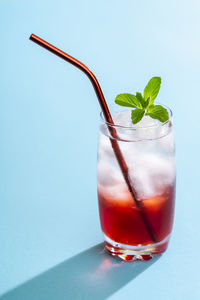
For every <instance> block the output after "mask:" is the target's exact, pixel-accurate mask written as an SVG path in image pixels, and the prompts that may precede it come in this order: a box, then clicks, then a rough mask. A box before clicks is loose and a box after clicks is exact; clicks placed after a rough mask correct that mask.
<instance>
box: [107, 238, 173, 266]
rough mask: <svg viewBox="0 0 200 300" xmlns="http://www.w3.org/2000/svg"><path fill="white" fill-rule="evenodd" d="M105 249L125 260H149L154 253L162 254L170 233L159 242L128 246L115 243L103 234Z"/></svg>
mask: <svg viewBox="0 0 200 300" xmlns="http://www.w3.org/2000/svg"><path fill="white" fill-rule="evenodd" d="M104 238H105V247H106V250H107V251H108V252H109V253H110V254H111V255H113V256H117V257H120V258H121V259H123V260H125V261H133V260H149V259H151V258H152V257H153V256H154V255H158V254H162V253H163V252H164V251H165V250H166V249H167V246H168V243H169V239H170V234H169V235H168V236H167V237H166V238H165V239H164V240H162V241H161V242H158V243H154V244H149V245H145V246H142V245H141V246H140V245H138V246H130V245H125V244H120V243H117V242H115V241H113V240H111V239H110V238H109V237H108V236H106V235H105V234H104Z"/></svg>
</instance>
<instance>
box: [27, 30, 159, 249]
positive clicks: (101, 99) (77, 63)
mask: <svg viewBox="0 0 200 300" xmlns="http://www.w3.org/2000/svg"><path fill="white" fill-rule="evenodd" d="M30 40H31V41H33V42H35V43H37V44H38V45H40V46H42V47H43V48H45V49H47V50H49V51H50V52H52V53H53V54H55V55H57V56H59V57H60V58H62V59H64V60H66V61H68V62H69V63H71V64H72V65H74V66H75V67H77V68H79V69H80V70H81V71H83V72H84V73H85V74H86V75H87V76H88V77H89V79H90V81H91V83H92V85H93V88H94V90H95V92H96V95H97V98H98V100H99V104H100V106H101V109H102V112H103V115H104V118H105V120H106V122H108V123H110V124H111V125H110V126H109V125H108V129H109V131H110V134H111V136H112V138H110V142H111V145H112V148H113V151H114V153H115V156H116V159H117V161H118V163H119V166H120V169H121V171H122V174H123V177H124V180H125V182H126V184H127V186H128V189H129V191H130V193H131V195H132V198H133V200H134V202H135V204H136V206H137V208H138V209H139V212H140V215H141V218H142V220H143V223H144V225H145V227H146V230H147V232H148V234H149V236H150V237H151V240H152V241H153V242H154V243H155V242H157V238H156V235H155V232H154V230H153V229H152V226H151V224H150V222H149V220H148V217H147V215H146V213H145V207H144V206H143V203H142V201H140V200H138V199H137V194H136V191H135V188H134V186H133V184H132V181H131V179H130V178H129V173H128V166H127V164H126V162H125V160H124V157H123V155H122V152H121V150H120V148H119V145H118V142H117V132H116V130H115V128H114V127H113V126H112V125H114V122H113V120H112V117H111V114H110V111H109V109H108V106H107V103H106V100H105V98H104V95H103V92H102V90H101V87H100V84H99V82H98V80H97V78H96V76H95V75H94V74H93V72H92V71H90V69H89V68H88V67H87V66H86V65H84V64H83V63H82V62H80V61H79V60H77V59H76V58H74V57H72V56H70V55H69V54H67V53H65V52H64V51H62V50H60V49H58V48H56V47H55V46H53V45H51V44H49V43H48V42H46V41H45V40H43V39H41V38H40V37H38V36H37V35H35V34H31V36H30Z"/></svg>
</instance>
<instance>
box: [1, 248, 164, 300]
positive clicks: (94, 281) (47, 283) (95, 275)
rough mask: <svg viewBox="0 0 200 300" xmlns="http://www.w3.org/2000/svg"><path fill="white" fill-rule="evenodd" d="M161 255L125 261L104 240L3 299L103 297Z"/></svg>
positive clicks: (53, 299) (12, 291)
mask: <svg viewBox="0 0 200 300" xmlns="http://www.w3.org/2000/svg"><path fill="white" fill-rule="evenodd" d="M158 258H159V257H155V258H153V259H152V260H149V261H136V262H124V261H121V260H119V259H117V258H113V257H112V256H110V255H109V254H107V253H106V252H105V250H104V245H103V243H101V244H98V245H96V246H94V247H92V248H90V249H88V250H86V251H84V252H81V253H80V254H78V255H76V256H74V257H72V258H70V259H68V260H66V261H64V262H63V263H61V264H59V265H57V266H55V267H53V268H52V269H50V270H48V271H46V272H44V273H42V274H40V275H39V276H37V277H35V278H33V279H31V280H29V281H28V282H25V283H24V284H22V285H20V286H19V287H17V288H15V289H13V290H11V291H9V292H8V293H6V294H4V295H3V296H2V297H0V299H1V300H25V299H28V300H63V299H76V300H79V299H80V300H85V299H87V300H88V299H92V300H93V299H96V300H103V299H106V298H107V297H109V296H111V295H112V294H113V293H114V292H116V291H117V290H119V289H120V288H121V287H123V286H124V285H125V284H127V283H128V282H129V281H131V280H133V279H134V278H135V277H136V276H138V275H139V274H140V273H142V272H143V271H144V270H145V269H147V268H148V267H150V266H151V265H152V264H153V263H154V262H156V261H157V260H158Z"/></svg>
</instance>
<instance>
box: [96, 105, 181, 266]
mask: <svg viewBox="0 0 200 300" xmlns="http://www.w3.org/2000/svg"><path fill="white" fill-rule="evenodd" d="M165 108H166V107H165ZM167 110H168V113H169V120H168V121H167V122H165V123H161V122H159V121H158V120H152V123H151V122H149V118H150V117H145V118H146V119H145V118H144V121H143V122H140V123H139V124H136V126H132V125H131V124H128V125H126V126H124V125H120V122H121V123H122V124H123V120H125V119H126V120H127V118H130V120H131V111H127V110H126V111H121V112H117V113H115V115H114V117H113V118H114V123H115V125H113V124H110V123H108V122H106V121H105V120H104V118H103V115H102V113H101V122H100V129H99V146H98V163H97V177H98V180H97V191H98V202H99V214H100V222H101V228H102V231H103V234H104V239H105V247H106V249H107V250H108V252H109V253H110V254H112V255H115V256H118V257H120V258H122V259H123V260H127V261H128V260H135V259H143V260H145V259H150V258H151V257H152V256H153V255H155V254H161V253H162V252H164V251H165V250H166V249H167V246H168V243H169V239H170V235H171V232H172V226H173V218H174V202H175V183H176V167H175V146H174V134H173V126H172V112H171V110H170V109H169V108H167ZM147 119H148V120H147ZM117 121H118V122H117ZM113 130H115V131H116V133H117V134H116V135H115V136H114V137H113V135H112V132H113ZM112 139H115V140H116V141H117V143H118V146H119V148H120V150H121V153H122V155H123V158H124V160H125V162H126V164H127V167H128V178H129V180H130V182H131V185H132V186H133V187H134V190H135V199H134V197H133V195H132V194H131V193H130V190H129V188H128V186H127V182H126V181H125V178H124V176H123V173H122V171H121V169H120V166H119V163H118V161H117V159H116V156H115V153H114V151H113V148H112ZM136 198H137V199H136ZM137 203H139V206H138V205H136V204H137ZM144 221H145V222H144ZM148 227H149V228H148ZM149 230H151V231H152V232H153V234H154V237H155V238H154V239H152V236H151V235H150V234H149Z"/></svg>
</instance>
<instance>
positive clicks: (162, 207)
mask: <svg viewBox="0 0 200 300" xmlns="http://www.w3.org/2000/svg"><path fill="white" fill-rule="evenodd" d="M98 199H99V211H100V220H101V227H102V230H103V232H104V233H105V234H106V235H107V236H108V237H109V238H110V239H112V240H113V241H115V242H118V243H121V244H127V245H132V246H134V245H135V246H137V245H139V244H141V245H147V244H152V240H151V238H150V236H149V234H148V232H147V229H146V228H145V226H144V223H143V221H142V218H141V215H140V212H139V210H138V208H137V207H136V205H135V202H134V200H133V199H132V196H131V194H130V193H129V191H128V190H127V191H126V192H125V193H123V194H122V195H120V194H116V195H108V194H105V193H104V191H103V190H101V189H100V188H98ZM174 200H175V185H174V186H168V187H165V188H164V190H163V192H162V193H160V191H159V194H158V195H155V196H153V197H149V198H145V199H143V200H141V201H143V205H144V209H145V213H146V216H147V217H148V219H149V222H150V223H151V226H152V229H153V230H154V232H155V234H156V237H157V242H159V241H162V240H163V239H165V238H166V237H167V236H168V235H169V234H170V233H171V230H172V225H173V216H174Z"/></svg>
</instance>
